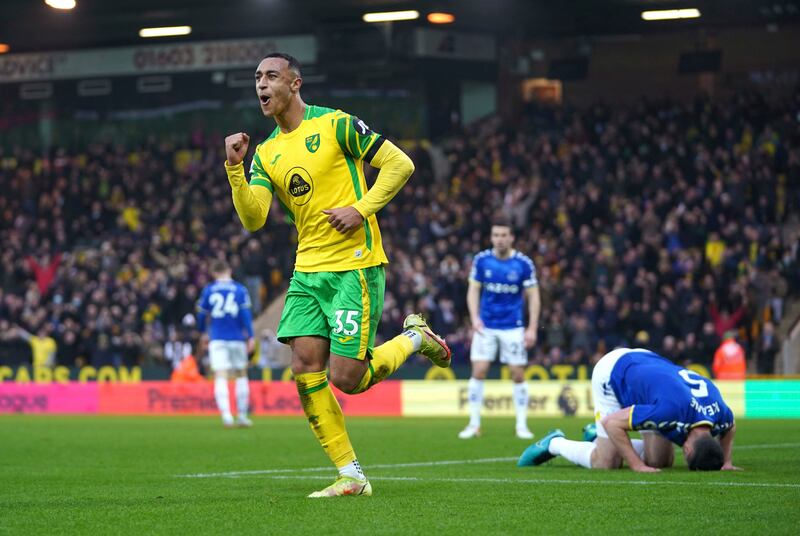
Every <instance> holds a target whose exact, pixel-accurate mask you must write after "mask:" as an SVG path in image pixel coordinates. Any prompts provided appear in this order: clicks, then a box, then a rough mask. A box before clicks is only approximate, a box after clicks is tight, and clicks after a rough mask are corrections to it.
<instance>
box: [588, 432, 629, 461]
mask: <svg viewBox="0 0 800 536" xmlns="http://www.w3.org/2000/svg"><path fill="white" fill-rule="evenodd" d="M620 467H622V456H620V455H619V453H618V452H617V449H616V447H614V444H613V443H612V442H611V440H609V439H606V438H603V437H598V438H597V440H596V441H595V449H594V450H593V451H592V469H619V468H620Z"/></svg>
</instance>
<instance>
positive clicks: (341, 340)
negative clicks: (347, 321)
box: [339, 337, 353, 342]
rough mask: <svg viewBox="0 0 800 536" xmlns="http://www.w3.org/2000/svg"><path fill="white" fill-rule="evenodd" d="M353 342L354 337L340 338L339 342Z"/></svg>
mask: <svg viewBox="0 0 800 536" xmlns="http://www.w3.org/2000/svg"><path fill="white" fill-rule="evenodd" d="M352 340H353V337H339V342H350V341H352Z"/></svg>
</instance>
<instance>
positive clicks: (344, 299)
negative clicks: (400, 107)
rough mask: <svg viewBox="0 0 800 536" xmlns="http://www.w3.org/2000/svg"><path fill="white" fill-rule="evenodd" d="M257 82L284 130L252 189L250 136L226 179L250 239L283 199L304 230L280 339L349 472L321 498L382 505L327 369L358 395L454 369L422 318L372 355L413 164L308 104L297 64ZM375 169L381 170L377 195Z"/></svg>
mask: <svg viewBox="0 0 800 536" xmlns="http://www.w3.org/2000/svg"><path fill="white" fill-rule="evenodd" d="M255 83H256V93H257V94H258V98H259V101H260V106H261V111H262V112H263V114H264V115H265V116H266V117H270V118H273V119H275V122H276V123H277V127H276V128H275V130H274V131H273V132H272V134H271V135H270V136H269V137H268V138H267V139H266V140H264V141H263V142H262V143H261V144H259V145H258V147H256V150H255V154H254V155H253V161H252V164H251V166H250V182H249V184H248V181H247V180H246V178H245V172H244V167H243V165H242V160H243V159H244V156H245V154H246V153H247V148H248V145H249V141H250V138H249V137H248V136H247V134H245V133H243V132H239V133H237V134H233V135H231V136H228V137H227V138H226V139H225V151H226V154H227V162H226V163H225V170H226V171H227V174H228V181H229V182H230V185H231V190H232V192H233V204H234V207H235V208H236V212H237V213H238V215H239V219H240V220H241V221H242V224H243V225H244V227H245V228H246V229H247V230H249V231H251V232H253V231H256V230H257V229H259V228H261V227H262V226H263V225H264V223H265V221H266V218H267V213H268V212H269V208H270V204H271V202H272V199H273V196H274V197H275V198H277V200H278V202H279V203H280V205H281V206H282V208H283V210H284V212H285V213H286V215H287V216H288V217H289V218H290V219H292V220H293V221H294V223H295V226H296V227H297V234H298V244H297V258H296V261H295V272H294V275H293V277H292V280H291V282H290V284H289V291H288V293H287V295H286V304H285V306H284V309H283V315H282V317H281V320H280V323H279V325H278V340H280V341H281V342H283V343H288V344H290V345H291V347H292V364H291V367H292V372H293V373H294V379H295V383H296V384H297V392H298V394H299V395H300V402H301V404H302V406H303V411H304V412H305V414H306V417H307V418H308V422H309V424H310V425H311V429H312V430H313V432H314V435H315V436H316V437H317V440H318V441H319V443H320V445H321V446H322V448H323V450H325V453H326V454H327V455H328V457H329V458H330V459H331V461H332V462H333V463H334V465H336V467H337V468H338V469H339V478H338V479H337V480H336V481H335V482H334V483H333V484H331V485H330V486H328V487H326V488H325V489H323V490H320V491H317V492H314V493H312V494H311V495H310V497H335V496H341V495H371V494H372V486H371V485H370V483H369V482H368V481H367V478H366V477H365V476H364V472H363V471H362V469H361V466H360V465H359V463H358V460H357V459H356V455H355V453H354V451H353V447H352V445H351V443H350V438H349V436H348V434H347V430H346V429H345V425H344V416H343V415H342V410H341V407H340V406H339V403H338V402H337V400H336V398H335V397H334V395H333V391H332V390H331V388H330V386H329V385H328V377H327V374H326V372H325V369H326V367H327V366H330V381H331V383H333V384H334V385H335V386H336V387H338V388H339V389H341V390H342V391H344V392H346V393H350V394H356V393H362V392H364V391H366V390H367V389H369V388H370V387H372V386H373V385H375V384H377V383H378V382H380V381H382V380H384V379H386V377H388V376H389V375H390V374H391V373H392V372H394V371H395V370H397V368H398V367H399V366H400V365H401V364H402V363H403V362H404V361H405V360H406V359H407V358H408V357H409V356H410V355H412V354H414V352H419V353H421V354H422V355H424V356H425V357H427V358H428V359H430V360H431V361H432V362H433V363H434V364H436V365H438V366H440V367H448V366H450V349H449V348H448V347H447V344H445V341H444V339H442V338H441V337H439V336H437V335H435V334H434V333H433V332H432V331H431V330H430V328H429V327H428V325H427V323H426V322H425V320H424V319H423V318H422V316H421V315H416V314H412V315H409V316H408V317H406V319H405V322H404V324H403V326H404V328H405V331H404V332H403V333H402V334H400V335H398V336H396V337H395V338H393V339H392V340H390V341H388V342H386V343H384V344H382V345H380V346H377V347H374V346H373V344H374V339H375V332H376V330H377V327H378V322H379V321H380V318H381V313H382V311H383V293H384V286H385V275H384V268H383V266H384V265H385V264H386V263H387V262H388V260H387V257H386V254H385V253H384V251H383V244H382V241H381V232H380V229H379V228H378V220H377V218H376V217H375V214H376V213H377V212H378V211H379V210H380V209H381V208H382V207H383V206H384V205H386V203H388V202H389V200H390V199H392V197H394V195H395V194H396V193H397V192H398V191H399V190H400V188H402V187H403V185H404V184H405V183H406V181H407V180H408V178H409V177H410V176H411V174H412V173H413V171H414V164H413V163H412V162H411V159H410V158H409V157H408V156H406V154H405V153H404V152H403V151H401V150H400V149H399V148H397V147H396V146H395V145H394V144H393V143H392V142H390V141H389V140H387V139H385V138H384V137H383V136H381V135H380V134H378V133H376V132H373V131H372V130H370V128H369V127H368V126H367V125H366V124H365V123H364V122H363V121H361V120H360V119H358V118H357V117H354V116H351V115H348V114H346V113H344V112H342V111H339V110H332V109H330V108H323V107H321V106H311V105H308V104H306V103H305V102H303V100H302V99H301V98H300V87H301V86H302V83H303V79H302V77H301V73H300V64H299V63H298V62H297V60H296V59H295V58H293V57H292V56H289V55H288V54H283V53H274V54H270V55H268V56H267V57H265V58H264V59H263V60H262V61H261V63H260V64H259V65H258V68H257V70H256V73H255ZM364 162H367V163H368V164H370V165H372V166H374V167H377V168H380V172H379V173H378V177H377V179H376V181H375V184H374V185H373V187H372V188H371V189H368V188H367V183H366V180H365V179H364V171H363V163H364Z"/></svg>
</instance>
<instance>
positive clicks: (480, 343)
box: [458, 217, 541, 439]
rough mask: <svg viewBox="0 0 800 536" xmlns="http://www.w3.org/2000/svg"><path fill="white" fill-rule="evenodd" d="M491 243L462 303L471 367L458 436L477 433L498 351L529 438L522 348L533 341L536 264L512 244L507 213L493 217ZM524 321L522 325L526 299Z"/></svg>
mask: <svg viewBox="0 0 800 536" xmlns="http://www.w3.org/2000/svg"><path fill="white" fill-rule="evenodd" d="M491 241H492V248H491V249H487V250H484V251H481V252H480V253H478V254H477V255H475V258H474V259H473V263H472V270H471V271H470V275H469V288H468V290H467V307H468V308H469V314H470V319H471V321H472V328H473V330H474V334H473V336H472V347H471V350H470V361H471V362H472V373H471V375H470V379H469V386H468V397H469V410H470V419H469V424H468V425H467V427H466V428H464V430H462V431H461V432H460V433H459V434H458V437H460V438H461V439H470V438H473V437H477V436H479V435H480V433H481V432H480V430H481V407H482V406H483V388H484V380H485V379H486V375H487V374H488V372H489V367H490V365H491V364H492V362H493V361H494V359H495V356H497V355H498V354H499V356H500V362H501V363H503V364H506V365H508V367H509V370H510V371H511V379H512V380H513V382H514V388H513V400H514V408H515V412H516V417H517V421H516V435H517V437H519V438H520V439H531V438H533V434H532V433H531V431H530V430H529V429H528V423H527V417H528V384H527V383H525V367H526V366H527V364H528V352H527V350H528V349H530V348H532V347H533V345H534V344H536V331H537V326H538V322H539V310H540V303H541V302H540V298H539V283H538V281H537V279H536V267H535V266H534V264H533V261H531V259H530V258H528V257H527V256H525V255H523V254H522V253H520V252H519V251H517V250H515V249H512V248H511V246H512V244H513V242H514V234H513V231H512V228H511V224H510V222H509V221H508V220H507V219H504V218H502V217H499V218H497V219H495V220H494V221H493V222H492V229H491ZM526 298H527V301H528V324H527V326H525V325H524V308H525V300H526Z"/></svg>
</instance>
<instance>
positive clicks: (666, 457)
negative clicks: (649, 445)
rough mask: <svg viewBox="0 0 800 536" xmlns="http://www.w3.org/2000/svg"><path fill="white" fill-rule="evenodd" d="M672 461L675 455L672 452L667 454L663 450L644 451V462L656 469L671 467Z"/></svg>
mask: <svg viewBox="0 0 800 536" xmlns="http://www.w3.org/2000/svg"><path fill="white" fill-rule="evenodd" d="M674 461H675V455H674V453H672V452H670V453H668V454H665V453H663V452H661V453H655V454H654V453H647V452H646V453H645V456H644V463H646V464H647V465H649V466H650V467H655V468H656V469H663V468H665V467H672V464H673V462H674Z"/></svg>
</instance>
